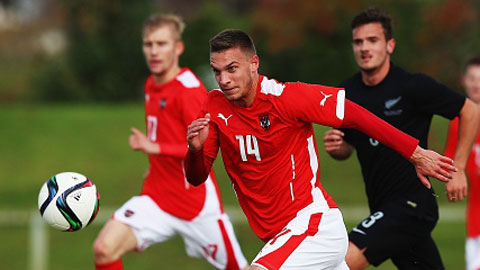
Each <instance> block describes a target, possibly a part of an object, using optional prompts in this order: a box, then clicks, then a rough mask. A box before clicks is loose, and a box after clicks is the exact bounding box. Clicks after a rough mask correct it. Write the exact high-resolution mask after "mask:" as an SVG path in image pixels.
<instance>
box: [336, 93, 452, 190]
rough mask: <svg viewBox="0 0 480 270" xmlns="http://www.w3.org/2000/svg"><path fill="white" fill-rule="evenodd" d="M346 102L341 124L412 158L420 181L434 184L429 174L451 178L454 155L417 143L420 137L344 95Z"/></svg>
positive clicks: (444, 179) (441, 179)
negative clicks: (413, 135) (442, 153)
mask: <svg viewBox="0 0 480 270" xmlns="http://www.w3.org/2000/svg"><path fill="white" fill-rule="evenodd" d="M344 106H345V109H344V112H345V114H344V119H343V122H342V124H341V126H340V127H342V128H354V129H357V130H359V131H361V132H363V133H365V134H367V135H368V136H370V137H372V138H374V139H376V140H378V141H379V142H380V143H382V144H384V145H386V146H388V147H390V148H392V149H394V150H395V151H397V152H398V153H399V154H401V155H402V156H403V157H405V158H406V159H408V160H410V161H411V162H412V163H413V165H414V166H415V169H416V170H417V175H418V177H419V179H420V181H421V182H422V183H423V184H424V185H425V186H426V187H427V188H430V187H431V184H430V182H429V180H428V178H427V176H431V177H434V178H436V179H438V180H440V181H443V182H448V181H449V180H450V179H451V178H452V172H454V171H456V170H457V169H456V168H455V167H454V166H453V160H452V159H450V158H448V157H445V156H442V155H440V154H438V153H436V152H434V151H431V150H425V149H423V148H422V147H420V146H419V145H418V140H417V139H415V138H413V137H411V136H410V135H408V134H405V133H404V132H402V131H400V130H398V129H396V128H395V127H393V126H391V125H390V124H388V123H387V122H385V121H384V120H382V119H380V118H378V117H377V116H375V115H374V114H373V113H371V112H369V111H367V110H366V109H364V108H363V107H361V106H359V105H357V104H355V103H353V102H352V101H350V100H348V99H345V104H344Z"/></svg>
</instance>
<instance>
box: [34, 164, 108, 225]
mask: <svg viewBox="0 0 480 270" xmlns="http://www.w3.org/2000/svg"><path fill="white" fill-rule="evenodd" d="M99 202H100V196H99V194H98V191H97V187H96V186H95V185H94V184H93V182H92V181H90V179H88V178H87V177H85V176H84V175H82V174H79V173H75V172H62V173H59V174H56V175H54V176H52V177H51V178H50V179H48V180H47V182H45V184H43V186H42V188H41V189H40V194H38V209H39V210H40V214H41V215H42V217H43V219H44V220H45V221H46V222H47V223H48V224H49V225H50V226H52V227H53V228H55V229H57V230H61V231H67V232H72V231H78V230H81V229H83V228H85V227H86V226H87V225H88V224H90V223H91V222H92V221H93V220H94V219H95V217H96V216H97V213H98V209H99Z"/></svg>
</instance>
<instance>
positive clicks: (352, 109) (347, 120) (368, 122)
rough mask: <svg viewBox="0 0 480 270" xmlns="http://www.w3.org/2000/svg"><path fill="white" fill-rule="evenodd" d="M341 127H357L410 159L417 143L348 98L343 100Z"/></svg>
mask: <svg viewBox="0 0 480 270" xmlns="http://www.w3.org/2000/svg"><path fill="white" fill-rule="evenodd" d="M341 127H342V128H354V129H357V130H359V131H361V132H363V133H365V134H367V135H368V136H370V137H371V138H373V139H376V140H378V141H379V142H381V143H382V144H384V145H386V146H388V147H390V148H392V149H394V150H395V151H397V152H398V153H399V154H401V155H402V156H403V157H405V158H406V159H410V157H411V155H412V154H413V152H414V151H415V149H416V147H417V145H418V140H417V139H415V138H413V137H412V136H410V135H408V134H406V133H404V132H402V131H400V130H398V129H396V128H395V127H393V126H391V125H390V124H388V123H387V122H385V121H384V120H382V119H380V118H378V117H377V116H375V115H374V114H373V113H371V112H369V111H367V110H366V109H364V108H363V107H360V106H359V105H357V104H355V103H353V102H351V101H350V100H348V99H347V100H345V117H344V119H343V123H342V125H341Z"/></svg>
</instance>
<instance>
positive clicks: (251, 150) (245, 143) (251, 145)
mask: <svg viewBox="0 0 480 270" xmlns="http://www.w3.org/2000/svg"><path fill="white" fill-rule="evenodd" d="M235 139H237V141H238V147H239V148H240V156H241V157H242V161H247V155H255V158H256V159H257V161H261V160H262V158H261V157H260V150H259V149H258V141H257V137H255V136H254V135H245V138H244V135H235ZM245 149H246V151H245Z"/></svg>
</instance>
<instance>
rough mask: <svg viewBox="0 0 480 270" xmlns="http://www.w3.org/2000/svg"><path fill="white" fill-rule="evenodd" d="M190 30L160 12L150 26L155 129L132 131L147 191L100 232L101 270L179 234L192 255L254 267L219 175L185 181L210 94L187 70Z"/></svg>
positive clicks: (149, 108) (149, 115) (146, 32)
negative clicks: (189, 135) (226, 208)
mask: <svg viewBox="0 0 480 270" xmlns="http://www.w3.org/2000/svg"><path fill="white" fill-rule="evenodd" d="M183 28H184V23H183V22H182V20H181V19H180V18H179V17H177V16H174V15H153V16H152V17H150V18H149V19H148V20H147V21H146V22H145V24H144V27H143V53H144V56H145V59H146V62H147V65H148V67H149V69H150V71H151V73H152V75H150V76H149V77H148V79H147V81H146V83H145V114H146V116H145V120H146V125H147V134H144V133H142V132H141V131H139V130H137V129H135V128H132V135H131V136H130V140H129V143H130V146H131V148H132V149H133V150H138V151H142V152H144V153H145V154H147V155H148V158H149V162H150V167H149V169H148V172H147V175H146V178H145V182H144V185H143V189H142V192H141V194H140V196H135V197H133V198H131V199H130V200H129V201H127V202H126V203H125V204H124V205H123V206H122V207H121V208H120V209H118V210H117V211H116V212H115V214H114V216H113V218H112V219H111V220H109V221H108V222H107V224H106V225H105V227H104V228H103V229H102V231H101V232H100V234H99V235H98V237H97V239H96V241H95V244H94V253H95V265H96V269H103V270H114V269H115V270H117V269H123V266H122V262H121V257H122V256H123V255H124V254H125V253H127V252H130V251H132V250H139V251H141V250H144V249H146V248H147V247H148V246H150V245H152V244H155V243H159V242H164V241H166V240H168V239H169V238H171V237H172V236H175V235H180V236H182V238H183V240H184V242H185V245H186V251H187V254H188V255H189V256H192V257H203V258H205V259H206V260H207V261H208V262H209V263H210V264H212V265H213V266H214V267H215V268H216V269H231V270H238V269H243V268H245V267H247V266H248V264H247V261H246V259H245V258H244V256H243V254H242V252H241V250H240V246H239V244H238V242H237V239H236V237H235V234H234V232H233V227H232V224H231V222H230V220H229V218H228V216H227V215H226V214H225V213H224V212H223V207H222V203H221V201H220V195H219V190H218V186H217V184H216V180H215V178H214V175H213V173H211V174H209V175H208V178H207V181H206V182H205V184H203V185H200V186H197V187H195V186H192V185H190V184H189V183H188V182H187V181H186V180H185V174H184V169H183V160H184V157H185V155H186V153H187V141H186V138H185V133H186V129H187V126H188V124H189V123H190V122H191V121H193V119H194V118H195V117H196V116H197V114H198V112H199V111H200V109H201V104H202V103H203V102H204V100H205V99H206V96H207V91H206V89H205V87H204V85H203V84H202V83H201V82H200V80H199V79H198V78H197V77H196V76H195V75H194V74H193V73H192V71H190V70H189V69H188V68H180V67H179V63H178V59H179V56H180V55H181V54H182V52H183V49H184V45H183V43H182V41H181V33H182V31H183ZM180 268H181V267H180Z"/></svg>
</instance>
